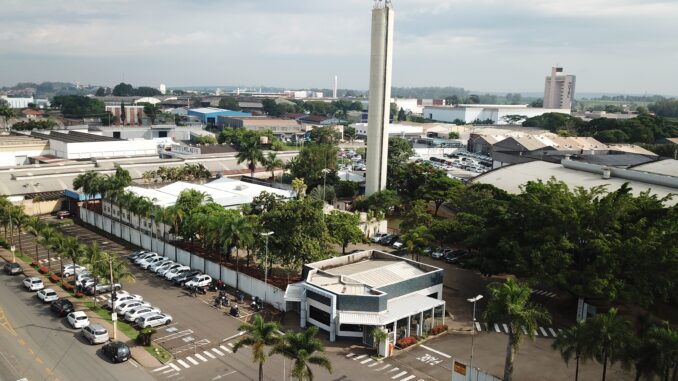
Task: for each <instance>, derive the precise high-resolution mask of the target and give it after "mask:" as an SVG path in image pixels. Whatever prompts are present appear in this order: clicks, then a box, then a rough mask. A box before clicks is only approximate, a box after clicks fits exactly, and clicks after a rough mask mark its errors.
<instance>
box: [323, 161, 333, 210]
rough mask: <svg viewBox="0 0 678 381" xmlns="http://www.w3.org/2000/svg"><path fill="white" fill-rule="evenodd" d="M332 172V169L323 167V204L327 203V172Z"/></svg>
mask: <svg viewBox="0 0 678 381" xmlns="http://www.w3.org/2000/svg"><path fill="white" fill-rule="evenodd" d="M330 172H332V171H331V170H330V169H327V168H323V170H322V173H323V205H325V184H327V174H328V173H330Z"/></svg>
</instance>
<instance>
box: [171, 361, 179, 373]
mask: <svg viewBox="0 0 678 381" xmlns="http://www.w3.org/2000/svg"><path fill="white" fill-rule="evenodd" d="M169 366H170V367H171V368H172V369H174V370H176V371H177V372H178V371H180V370H181V368H179V367H178V366H176V365H175V364H174V363H170V364H169Z"/></svg>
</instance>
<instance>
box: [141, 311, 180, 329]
mask: <svg viewBox="0 0 678 381" xmlns="http://www.w3.org/2000/svg"><path fill="white" fill-rule="evenodd" d="M171 322H172V316H170V315H168V314H163V313H160V314H155V315H146V316H142V317H140V318H138V319H137V320H135V323H136V324H137V325H138V326H139V327H140V328H149V327H158V326H161V325H165V324H170V323H171Z"/></svg>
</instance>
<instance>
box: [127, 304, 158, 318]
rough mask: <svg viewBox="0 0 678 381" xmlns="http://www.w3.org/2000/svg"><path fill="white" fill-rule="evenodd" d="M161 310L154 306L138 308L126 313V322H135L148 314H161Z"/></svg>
mask: <svg viewBox="0 0 678 381" xmlns="http://www.w3.org/2000/svg"><path fill="white" fill-rule="evenodd" d="M159 313H160V309H159V308H156V307H152V306H138V307H134V308H132V309H131V310H129V311H127V312H126V313H125V317H124V319H125V321H129V322H134V321H135V320H137V319H138V318H140V317H142V316H145V315H148V314H159Z"/></svg>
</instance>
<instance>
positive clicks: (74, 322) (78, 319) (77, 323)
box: [66, 311, 89, 328]
mask: <svg viewBox="0 0 678 381" xmlns="http://www.w3.org/2000/svg"><path fill="white" fill-rule="evenodd" d="M66 320H67V321H68V324H70V325H71V327H73V328H83V327H87V326H88V325H89V318H88V317H87V314H86V313H84V312H83V311H73V312H71V313H69V314H68V315H66Z"/></svg>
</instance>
